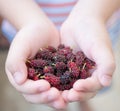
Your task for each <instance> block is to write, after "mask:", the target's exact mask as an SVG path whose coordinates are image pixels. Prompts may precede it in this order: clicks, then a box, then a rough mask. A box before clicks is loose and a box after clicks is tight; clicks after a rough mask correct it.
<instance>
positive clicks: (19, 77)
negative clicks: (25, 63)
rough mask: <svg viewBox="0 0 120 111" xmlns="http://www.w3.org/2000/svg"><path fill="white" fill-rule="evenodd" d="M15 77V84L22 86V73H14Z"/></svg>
mask: <svg viewBox="0 0 120 111" xmlns="http://www.w3.org/2000/svg"><path fill="white" fill-rule="evenodd" d="M13 77H14V80H15V82H16V83H17V84H21V82H22V80H23V79H22V73H21V72H15V73H14V75H13Z"/></svg>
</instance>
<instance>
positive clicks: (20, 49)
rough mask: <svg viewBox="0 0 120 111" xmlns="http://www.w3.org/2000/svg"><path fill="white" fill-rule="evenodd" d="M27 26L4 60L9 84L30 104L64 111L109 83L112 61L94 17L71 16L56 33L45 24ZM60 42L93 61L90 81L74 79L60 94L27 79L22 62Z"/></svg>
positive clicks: (108, 45)
mask: <svg viewBox="0 0 120 111" xmlns="http://www.w3.org/2000/svg"><path fill="white" fill-rule="evenodd" d="M44 22H45V23H41V24H29V25H27V26H25V27H23V28H22V29H21V30H20V31H19V32H18V33H17V34H16V37H15V38H14V40H13V42H12V44H11V47H10V50H9V53H8V57H7V60H6V73H7V76H8V79H9V81H10V82H11V84H12V85H13V86H14V87H15V88H16V89H17V90H18V91H19V92H21V93H22V95H23V96H24V97H25V99H26V100H27V101H29V102H31V103H37V104H39V103H42V104H47V105H49V106H51V107H54V108H56V109H61V108H65V107H66V106H67V104H68V103H69V102H73V101H86V100H88V99H90V98H92V97H93V96H95V95H96V93H97V92H98V91H99V90H100V89H101V88H102V87H105V86H109V85H110V83H111V79H112V75H113V72H114V70H115V60H114V56H113V52H112V48H111V43H110V40H109V35H108V33H107V30H106V27H105V24H104V22H102V20H99V19H97V18H94V17H89V19H88V18H87V17H78V16H77V15H75V14H71V15H70V16H69V17H68V19H67V20H66V21H65V22H64V23H63V25H62V27H61V29H60V32H58V31H57V29H56V28H55V27H54V25H53V24H52V23H51V22H49V23H46V21H44ZM60 43H62V44H65V45H67V46H71V47H72V48H74V50H82V51H83V52H84V53H85V55H86V56H87V57H88V58H90V59H92V60H94V61H95V62H96V65H97V67H96V69H95V71H94V72H93V74H92V76H91V77H90V78H87V79H85V80H78V81H76V82H75V83H74V85H73V88H72V89H70V90H66V91H63V92H60V91H58V90H57V89H56V88H50V84H49V83H48V82H47V81H45V80H38V81H32V80H29V79H27V67H26V65H25V62H26V59H27V58H30V57H33V56H34V55H35V54H36V53H37V51H38V50H39V48H41V47H46V46H48V45H52V46H55V47H57V46H58V45H59V44H60Z"/></svg>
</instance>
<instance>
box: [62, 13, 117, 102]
mask: <svg viewBox="0 0 120 111" xmlns="http://www.w3.org/2000/svg"><path fill="white" fill-rule="evenodd" d="M60 35H61V42H62V43H63V44H65V45H67V46H71V47H72V48H73V49H74V50H75V51H78V50H81V51H83V52H84V53H85V55H86V56H87V57H88V58H89V59H91V60H93V61H94V62H95V63H96V67H95V70H94V71H93V72H92V75H91V77H89V78H87V79H80V80H77V81H76V82H75V83H74V85H73V88H72V89H70V90H66V91H63V93H62V95H63V98H64V99H65V100H66V101H68V102H71V101H86V100H88V99H90V98H92V97H94V96H95V95H96V93H97V92H98V91H99V90H100V89H102V88H103V87H106V86H109V85H110V83H111V80H112V76H113V72H114V70H115V59H114V55H113V51H112V46H111V42H110V39H109V35H108V32H107V29H106V26H105V23H104V22H103V21H102V20H100V19H97V18H95V17H86V16H85V17H82V16H80V15H78V14H75V13H74V14H71V15H70V16H69V17H68V19H67V20H66V21H65V22H64V23H63V25H62V27H61V32H60Z"/></svg>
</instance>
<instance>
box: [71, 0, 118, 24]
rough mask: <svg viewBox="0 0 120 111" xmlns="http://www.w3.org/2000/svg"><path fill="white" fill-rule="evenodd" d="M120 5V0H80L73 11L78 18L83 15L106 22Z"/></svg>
mask: <svg viewBox="0 0 120 111" xmlns="http://www.w3.org/2000/svg"><path fill="white" fill-rule="evenodd" d="M119 6H120V1H119V0H115V1H109V0H91V1H90V2H89V1H88V0H80V1H78V3H77V4H76V6H75V7H74V9H73V11H72V13H74V14H75V15H76V18H77V17H80V16H83V17H85V18H96V19H99V20H100V21H103V22H106V21H107V20H108V19H109V17H110V16H111V15H112V14H113V12H115V11H116V10H117V9H118V8H119ZM110 7H111V8H110Z"/></svg>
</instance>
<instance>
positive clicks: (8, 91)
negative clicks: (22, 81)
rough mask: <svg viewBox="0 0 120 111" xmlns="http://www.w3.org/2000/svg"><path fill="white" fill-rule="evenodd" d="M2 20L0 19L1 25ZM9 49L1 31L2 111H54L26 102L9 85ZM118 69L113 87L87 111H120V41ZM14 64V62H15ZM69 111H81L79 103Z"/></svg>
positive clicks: (0, 104)
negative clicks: (7, 58) (7, 65)
mask: <svg viewBox="0 0 120 111" xmlns="http://www.w3.org/2000/svg"><path fill="white" fill-rule="evenodd" d="M1 21H2V18H0V24H1ZM8 49H9V42H8V41H7V39H5V37H4V36H3V35H2V33H1V31H0V111H53V110H54V109H52V108H49V107H47V106H45V105H34V104H30V103H28V102H26V101H25V99H24V98H23V96H22V95H21V94H20V93H19V92H17V91H16V90H15V89H14V88H13V87H12V85H11V84H10V83H9V81H8V79H7V76H6V74H5V60H6V56H7V53H8ZM114 53H115V57H116V63H117V68H116V71H115V74H114V78H113V82H112V86H111V87H110V88H109V89H108V90H103V91H101V92H100V93H99V94H98V95H97V96H96V97H95V98H93V99H91V100H90V101H89V103H88V104H89V106H90V108H91V109H90V110H89V109H87V110H86V111H120V40H118V41H117V44H116V45H115V47H114ZM13 62H14V61H13ZM67 111H80V109H79V104H78V103H70V105H69V106H68V109H67Z"/></svg>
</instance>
